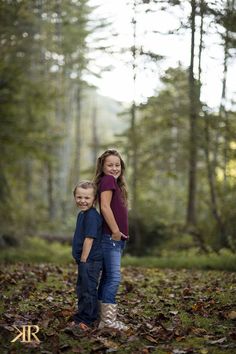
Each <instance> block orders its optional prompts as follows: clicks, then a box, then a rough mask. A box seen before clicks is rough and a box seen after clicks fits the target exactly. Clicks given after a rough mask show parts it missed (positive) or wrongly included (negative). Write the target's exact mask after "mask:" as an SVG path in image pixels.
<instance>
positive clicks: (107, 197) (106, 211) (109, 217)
mask: <svg viewBox="0 0 236 354" xmlns="http://www.w3.org/2000/svg"><path fill="white" fill-rule="evenodd" d="M111 198H112V191H110V190H109V191H104V192H102V193H101V212H102V215H103V216H104V219H105V220H106V223H107V225H108V226H109V228H110V229H111V232H112V238H113V239H114V240H117V241H120V239H121V232H120V230H119V227H118V225H117V223H116V220H115V217H114V214H113V211H112V210H111Z"/></svg>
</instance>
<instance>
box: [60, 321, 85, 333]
mask: <svg viewBox="0 0 236 354" xmlns="http://www.w3.org/2000/svg"><path fill="white" fill-rule="evenodd" d="M73 329H80V330H82V331H88V330H89V329H90V327H89V326H87V325H86V324H85V323H83V322H79V323H77V322H75V321H73V322H71V323H70V324H69V325H68V326H67V327H66V328H65V330H66V331H72V330H73Z"/></svg>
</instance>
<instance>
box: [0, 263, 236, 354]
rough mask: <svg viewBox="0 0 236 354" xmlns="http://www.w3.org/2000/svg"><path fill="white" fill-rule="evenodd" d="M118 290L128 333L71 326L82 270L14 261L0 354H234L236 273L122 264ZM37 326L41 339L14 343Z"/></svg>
mask: <svg viewBox="0 0 236 354" xmlns="http://www.w3.org/2000/svg"><path fill="white" fill-rule="evenodd" d="M122 276H123V278H122V284H121V287H120V290H119V293H118V299H117V300H118V301H117V302H118V304H119V311H120V316H119V317H120V319H121V320H123V321H125V322H126V323H127V324H128V325H129V326H130V329H129V331H128V332H126V333H122V332H117V331H115V330H110V329H103V330H99V329H97V328H94V329H91V330H90V331H88V332H85V333H84V332H80V331H76V330H68V325H69V323H70V321H71V320H72V315H73V313H74V312H75V310H76V303H77V299H76V294H75V283H76V267H75V266H74V265H73V264H71V265H69V266H67V267H64V266H63V267H60V266H57V265H53V264H39V265H35V264H34V265H31V264H22V263H19V264H15V265H10V266H8V267H7V268H4V267H3V266H2V267H1V269H0V285H1V289H2V291H1V294H0V298H1V312H2V316H1V320H0V326H1V345H0V348H1V346H2V348H1V353H2V352H3V353H11V354H13V353H18V352H25V348H26V347H27V353H39V352H40V353H45V354H46V353H112V352H115V353H135V354H136V353H143V354H145V353H158V354H161V353H166V354H181V353H201V354H208V353H214V354H215V353H216V354H217V353H222V352H224V353H235V352H236V331H235V320H236V303H235V290H236V274H235V273H225V272H216V271H193V270H169V269H165V270H163V269H162V270H160V269H153V268H152V269H149V268H135V267H127V268H124V269H122ZM29 324H31V325H36V324H37V325H38V326H39V328H40V331H39V333H38V337H39V338H40V341H41V342H40V344H39V343H34V342H32V343H20V342H19V341H16V342H14V343H11V340H12V339H13V338H14V337H15V336H16V335H17V333H15V332H14V327H13V326H14V325H15V326H22V325H29Z"/></svg>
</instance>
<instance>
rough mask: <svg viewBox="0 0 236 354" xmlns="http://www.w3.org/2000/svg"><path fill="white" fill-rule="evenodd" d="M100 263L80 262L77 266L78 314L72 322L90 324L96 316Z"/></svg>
mask: <svg viewBox="0 0 236 354" xmlns="http://www.w3.org/2000/svg"><path fill="white" fill-rule="evenodd" d="M101 268H102V261H95V262H80V263H79V265H78V278H77V284H76V292H77V296H78V312H77V313H76V314H75V315H74V316H73V318H74V321H75V322H77V323H79V322H83V323H85V324H87V325H90V324H92V323H93V322H94V321H96V319H97V314H98V304H97V303H98V294H97V286H98V279H99V275H100V271H101Z"/></svg>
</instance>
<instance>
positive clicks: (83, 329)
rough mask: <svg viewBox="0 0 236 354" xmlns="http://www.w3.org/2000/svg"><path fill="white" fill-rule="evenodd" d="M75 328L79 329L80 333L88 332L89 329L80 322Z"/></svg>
mask: <svg viewBox="0 0 236 354" xmlns="http://www.w3.org/2000/svg"><path fill="white" fill-rule="evenodd" d="M77 326H78V328H79V329H81V330H82V331H88V330H89V329H90V327H89V326H87V325H86V324H85V323H83V322H80V323H77Z"/></svg>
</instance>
